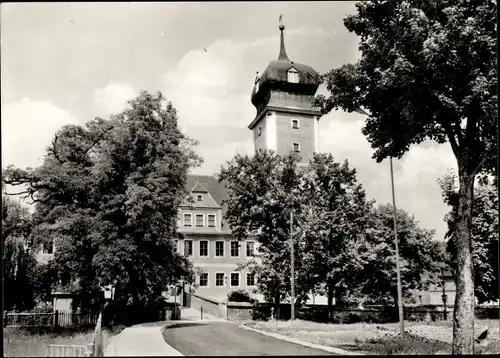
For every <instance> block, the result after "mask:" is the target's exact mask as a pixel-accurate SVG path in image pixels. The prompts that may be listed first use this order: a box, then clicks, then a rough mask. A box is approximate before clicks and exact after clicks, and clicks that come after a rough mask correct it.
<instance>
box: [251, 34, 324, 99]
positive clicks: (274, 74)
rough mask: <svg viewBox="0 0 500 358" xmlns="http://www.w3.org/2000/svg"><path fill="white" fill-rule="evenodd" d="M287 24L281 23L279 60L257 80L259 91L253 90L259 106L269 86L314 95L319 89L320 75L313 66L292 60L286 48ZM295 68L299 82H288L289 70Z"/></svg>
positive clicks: (273, 62)
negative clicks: (284, 33) (285, 34)
mask: <svg viewBox="0 0 500 358" xmlns="http://www.w3.org/2000/svg"><path fill="white" fill-rule="evenodd" d="M284 29H285V26H283V25H280V31H281V43H280V52H279V56H278V60H276V61H271V62H270V63H269V65H268V66H267V68H266V69H265V70H264V72H263V73H262V75H261V76H260V78H259V79H258V80H256V82H257V81H259V91H258V92H257V93H255V87H254V88H253V90H252V96H251V98H252V103H253V104H254V106H257V105H258V104H259V103H260V102H261V101H262V100H264V99H265V92H266V91H265V90H266V89H268V88H273V89H278V90H285V91H289V92H297V93H301V94H308V95H314V94H315V93H316V90H317V89H318V86H319V83H320V80H319V75H318V73H317V72H316V70H314V69H313V68H312V67H311V66H308V65H304V64H300V63H296V62H293V61H290V59H289V58H288V55H287V54H286V49H285V40H284V35H283V30H284ZM291 68H294V69H295V70H297V72H298V74H299V82H298V83H290V82H288V80H287V79H288V70H290V69H291Z"/></svg>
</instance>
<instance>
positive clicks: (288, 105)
mask: <svg viewBox="0 0 500 358" xmlns="http://www.w3.org/2000/svg"><path fill="white" fill-rule="evenodd" d="M279 29H280V31H281V43H280V52H279V56H278V60H276V61H271V62H270V63H269V65H268V66H267V68H266V69H265V71H264V72H263V73H262V75H261V76H260V77H259V76H257V78H256V79H255V85H254V88H253V91H252V104H253V105H254V106H255V107H256V109H257V115H256V116H255V118H254V120H253V121H252V122H251V123H250V125H249V126H248V128H249V129H251V130H252V131H253V138H254V145H255V150H259V149H263V150H269V149H272V150H274V151H275V152H276V153H278V154H279V155H283V154H287V153H289V152H290V151H294V152H296V153H297V154H298V155H299V156H300V157H301V160H300V162H299V164H302V165H305V164H307V163H308V162H309V159H311V158H312V156H313V153H314V152H318V151H319V119H320V117H321V114H322V113H321V111H320V110H319V109H318V108H315V107H313V106H312V101H313V99H314V95H315V93H316V90H317V89H318V86H319V83H320V81H319V76H318V73H317V72H316V71H315V70H314V69H313V68H312V67H310V66H307V65H303V64H300V63H296V62H293V61H290V59H289V58H288V56H287V54H286V50H285V40H284V34H283V31H284V30H285V26H283V25H280V26H279Z"/></svg>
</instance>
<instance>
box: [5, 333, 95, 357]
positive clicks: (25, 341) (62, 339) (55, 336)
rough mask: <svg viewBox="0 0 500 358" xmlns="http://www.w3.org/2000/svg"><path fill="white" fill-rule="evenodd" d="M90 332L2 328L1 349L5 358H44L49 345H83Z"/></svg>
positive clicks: (90, 339) (87, 339)
mask: <svg viewBox="0 0 500 358" xmlns="http://www.w3.org/2000/svg"><path fill="white" fill-rule="evenodd" d="M92 334H93V331H92V330H88V331H74V330H73V331H69V330H68V331H60V332H51V331H49V330H46V329H23V328H4V331H3V347H4V348H3V349H4V354H5V355H6V356H7V357H46V356H47V346H48V345H49V344H71V345H85V344H89V343H91V342H92Z"/></svg>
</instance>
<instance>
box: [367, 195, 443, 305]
mask: <svg viewBox="0 0 500 358" xmlns="http://www.w3.org/2000/svg"><path fill="white" fill-rule="evenodd" d="M393 215H394V214H393V208H392V205H390V204H385V205H378V206H377V207H374V208H373V209H372V210H371V213H370V215H369V219H368V223H367V230H366V240H367V243H368V247H369V255H368V257H367V259H366V260H365V261H366V264H365V266H364V270H363V271H364V272H363V274H362V275H361V277H362V279H361V280H360V281H359V284H360V287H361V292H362V293H363V294H365V295H366V296H367V298H368V300H369V301H370V302H371V303H375V304H392V305H394V306H395V305H396V304H397V302H398V301H397V297H398V294H397V277H396V271H395V269H394V268H395V267H396V251H395V247H394V226H393V225H394V224H393ZM396 220H397V223H398V242H399V262H400V272H401V285H402V291H403V293H404V294H405V296H406V298H409V297H410V296H411V294H412V292H414V291H422V290H426V289H427V288H428V287H429V285H430V284H433V283H437V282H438V280H439V275H440V273H441V270H442V268H443V264H444V252H443V249H442V247H441V246H440V244H439V242H437V241H435V240H433V236H434V231H433V230H426V229H423V228H421V227H420V226H419V224H418V222H417V221H416V220H415V218H414V217H412V216H410V215H408V213H407V212H406V211H404V210H402V209H398V210H397V213H396Z"/></svg>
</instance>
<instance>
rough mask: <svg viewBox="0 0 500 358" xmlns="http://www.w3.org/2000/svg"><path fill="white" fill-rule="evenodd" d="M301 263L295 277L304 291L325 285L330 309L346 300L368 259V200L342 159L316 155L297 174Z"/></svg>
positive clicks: (353, 172)
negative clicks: (299, 173) (366, 227)
mask: <svg viewBox="0 0 500 358" xmlns="http://www.w3.org/2000/svg"><path fill="white" fill-rule="evenodd" d="M301 191H302V195H303V196H302V197H303V202H304V203H305V204H304V208H303V210H302V217H301V218H300V219H301V225H300V229H299V230H300V235H301V236H302V238H303V239H302V240H301V241H302V245H301V247H300V252H301V253H302V256H301V260H302V265H303V266H304V267H305V268H306V270H303V271H301V272H300V273H299V277H298V279H299V281H301V280H302V281H303V284H302V285H301V286H303V287H304V288H307V290H306V291H307V292H306V293H308V292H309V291H313V290H314V288H315V287H316V286H317V285H321V284H324V285H325V286H326V291H327V294H328V296H329V306H330V307H331V305H332V299H333V293H334V292H335V296H336V297H335V298H336V304H337V305H340V304H342V303H343V302H345V301H346V300H345V299H346V298H347V297H346V294H347V292H348V290H349V289H351V290H352V289H355V284H354V283H355V282H356V280H355V278H356V275H357V273H359V272H361V271H362V269H363V266H364V264H365V261H364V260H365V257H366V255H367V245H366V243H365V240H364V235H363V233H364V230H365V225H366V221H367V213H369V207H370V205H371V203H370V202H367V201H366V197H365V192H364V189H363V188H362V186H361V184H358V183H357V181H356V170H355V169H351V168H349V163H348V162H347V160H346V161H345V162H344V163H343V164H340V163H337V162H335V160H334V158H333V156H332V155H331V154H315V155H314V157H313V159H312V160H311V161H310V163H309V166H308V167H307V169H305V171H304V173H303V176H302V183H301Z"/></svg>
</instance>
